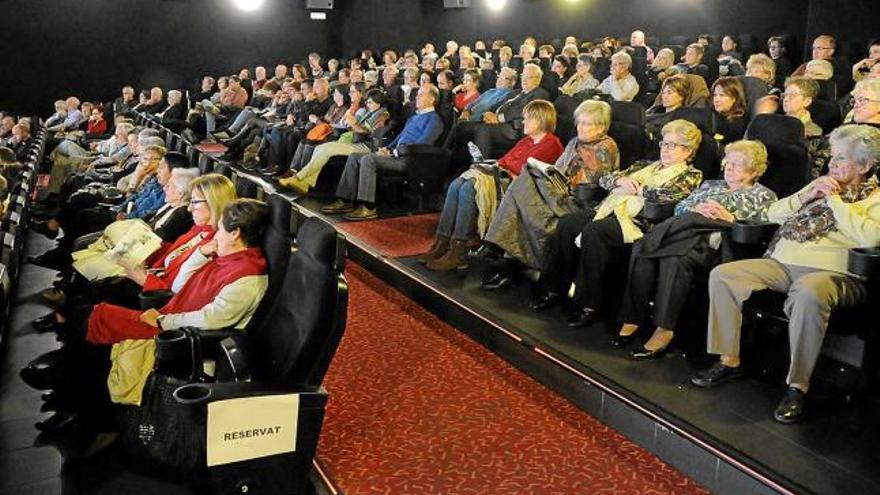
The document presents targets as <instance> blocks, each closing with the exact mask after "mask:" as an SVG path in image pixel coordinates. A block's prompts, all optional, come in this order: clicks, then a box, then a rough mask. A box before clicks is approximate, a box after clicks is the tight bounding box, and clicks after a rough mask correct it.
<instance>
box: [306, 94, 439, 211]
mask: <svg viewBox="0 0 880 495" xmlns="http://www.w3.org/2000/svg"><path fill="white" fill-rule="evenodd" d="M439 98H440V93H439V90H438V89H437V88H436V87H435V86H433V85H430V84H426V85H423V86H422V87H421V88H419V92H418V94H417V95H416V113H415V114H413V116H412V117H410V118H409V120H407V121H406V126H405V127H404V128H403V131H401V132H400V134H399V135H398V136H397V137H396V138H395V139H394V141H392V142H391V143H389V144H388V146H383V147H381V148H379V149H378V150H376V151H375V152H373V153H363V152H360V153H359V152H354V153H352V154H350V155H349V157H348V160H347V161H346V162H345V170H344V171H343V172H342V178H340V179H339V185H338V186H337V188H336V197H337V199H336V200H335V201H334V202H332V203H330V204H329V205H327V206H325V207H324V208H322V209H321V211H322V212H324V213H329V214H344V218H345V219H346V220H369V219H372V218H376V217H377V216H378V214H377V212H376V178H377V175H378V173H379V172H380V171H389V172H402V171H404V170H405V169H406V160H405V159H404V155H405V154H406V153H407V151H408V150H407V147H408V146H412V145H419V144H427V145H432V144H435V143H436V142H437V140H438V139H439V138H440V136H441V135H442V134H443V131H444V129H443V126H444V122H443V120H442V119H441V117H440V116H439V115H438V114H437V112H436V110H435V105H436V104H437V101H438V100H439ZM319 148H320V147H319ZM317 151H318V150H317V149H316V150H315V152H316V153H317Z"/></svg>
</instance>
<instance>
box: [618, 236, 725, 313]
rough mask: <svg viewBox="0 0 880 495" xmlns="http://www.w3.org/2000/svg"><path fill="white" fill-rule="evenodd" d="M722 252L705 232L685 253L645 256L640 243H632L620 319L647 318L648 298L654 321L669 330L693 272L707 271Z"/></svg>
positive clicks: (680, 306)
mask: <svg viewBox="0 0 880 495" xmlns="http://www.w3.org/2000/svg"><path fill="white" fill-rule="evenodd" d="M720 259H721V252H720V251H719V250H716V249H712V248H711V247H710V246H709V243H708V240H707V238H706V236H703V238H702V239H700V241H699V242H698V243H697V244H696V245H695V246H694V247H693V248H692V249H691V250H689V251H688V252H687V253H686V254H684V255H680V256H664V257H662V258H647V257H645V256H643V255H642V249H641V243H636V244H635V245H634V246H633V251H632V257H631V258H630V265H629V278H628V280H627V284H626V290H625V291H624V294H623V301H622V304H621V307H620V319H621V321H622V322H623V323H635V324H641V323H643V322H645V321H647V319H648V315H649V314H650V308H649V306H648V302H649V301H651V300H653V301H654V318H653V320H654V324H655V325H656V326H659V327H663V328H666V329H669V330H674V329H675V328H676V327H677V326H678V317H679V315H680V314H681V309H682V307H683V306H684V304H685V302H686V301H687V299H688V295H689V292H690V290H691V282H692V281H693V279H694V274H695V273H697V272H698V271H700V270H704V271H706V272H708V271H709V270H710V269H711V268H712V267H714V266H715V265H717V264H718V262H719V261H720Z"/></svg>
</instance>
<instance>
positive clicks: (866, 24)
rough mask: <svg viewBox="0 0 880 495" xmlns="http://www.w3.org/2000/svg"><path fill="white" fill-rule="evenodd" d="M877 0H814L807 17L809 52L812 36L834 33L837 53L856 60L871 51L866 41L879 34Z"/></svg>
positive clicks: (807, 47)
mask: <svg viewBox="0 0 880 495" xmlns="http://www.w3.org/2000/svg"><path fill="white" fill-rule="evenodd" d="M878 9H880V3H878V2H877V1H876V0H846V1H839V0H811V1H810V9H809V14H808V19H807V31H806V38H805V40H804V41H805V45H804V46H805V50H806V52H805V53H807V54H809V53H810V51H809V50H810V46H812V42H813V38H815V37H816V36H818V35H820V34H831V35H833V36H834V37H835V38H836V39H837V41H838V46H837V48H838V49H837V53H836V54H838V55H840V56H842V57H845V58H847V59H849V60H850V62H852V63H855V62H856V61H858V60H861V59H863V58H865V57H866V56H867V55H868V47H867V44H868V43H869V42H870V41H871V40H873V39H875V38H878V37H880V23H878V22H877V12H878Z"/></svg>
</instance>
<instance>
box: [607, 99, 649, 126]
mask: <svg viewBox="0 0 880 495" xmlns="http://www.w3.org/2000/svg"><path fill="white" fill-rule="evenodd" d="M611 120H612V121H614V122H626V123H628V124H634V125H638V126H642V127H644V126H645V107H643V106H642V104H641V103H637V102H634V101H614V102H611Z"/></svg>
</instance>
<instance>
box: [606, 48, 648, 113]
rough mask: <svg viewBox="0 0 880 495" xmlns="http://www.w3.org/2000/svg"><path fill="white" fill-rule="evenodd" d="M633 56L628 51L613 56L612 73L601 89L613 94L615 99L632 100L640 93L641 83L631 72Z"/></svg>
mask: <svg viewBox="0 0 880 495" xmlns="http://www.w3.org/2000/svg"><path fill="white" fill-rule="evenodd" d="M631 68H632V57H630V56H629V54H628V53H626V52H617V53H615V54H614V55H612V56H611V75H609V76H608V77H606V78H605V80H604V81H602V84H600V85H599V87H598V89H599V91H601V92H603V93H605V94H607V95H611V97H612V98H614V100H615V101H632V100H633V98H635V97H636V95H637V94H639V83H638V82H637V81H636V78H635V77H633V75H632V74H631V73H630V69H631Z"/></svg>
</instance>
